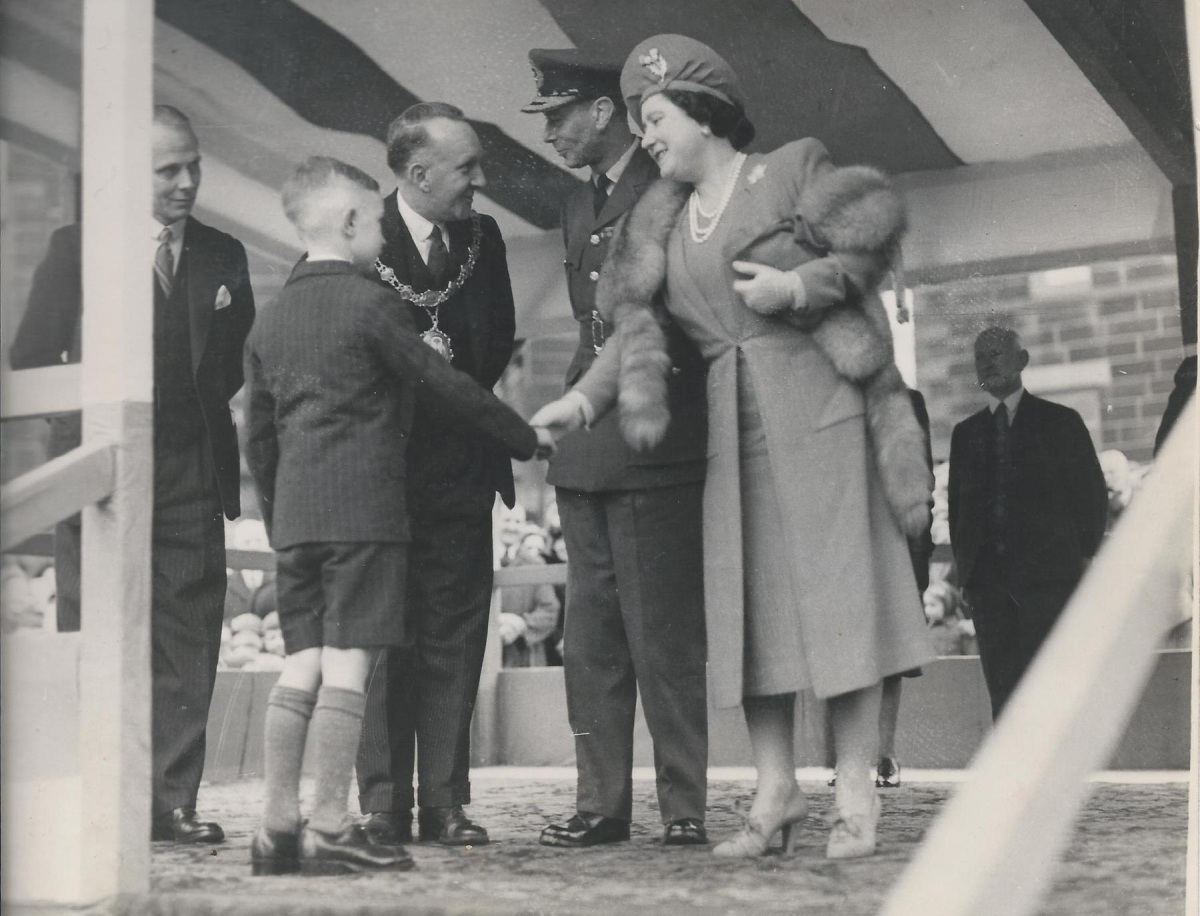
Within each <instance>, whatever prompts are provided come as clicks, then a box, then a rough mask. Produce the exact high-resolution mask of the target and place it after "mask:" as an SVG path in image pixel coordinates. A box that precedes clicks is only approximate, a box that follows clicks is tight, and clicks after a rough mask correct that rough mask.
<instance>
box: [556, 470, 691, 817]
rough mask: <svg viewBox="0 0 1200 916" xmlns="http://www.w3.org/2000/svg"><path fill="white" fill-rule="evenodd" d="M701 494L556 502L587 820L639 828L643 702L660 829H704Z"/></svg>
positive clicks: (572, 709)
mask: <svg viewBox="0 0 1200 916" xmlns="http://www.w3.org/2000/svg"><path fill="white" fill-rule="evenodd" d="M702 491H703V484H701V483H695V484H686V485H682V486H674V487H664V488H661V489H651V490H628V491H620V492H611V493H582V492H578V491H573V490H566V489H562V488H560V489H559V490H558V508H559V513H560V515H561V517H562V523H563V537H564V538H565V540H566V546H567V561H568V568H569V572H568V578H567V610H566V618H565V621H566V622H565V632H564V648H563V665H564V668H565V677H566V688H567V712H568V715H569V718H570V722H571V730H572V732H573V733H574V734H575V756H576V765H577V767H578V770H579V781H578V786H577V792H576V806H577V810H579V811H584V812H589V813H592V814H602V815H605V816H606V817H612V818H618V819H620V820H624V821H628V820H631V818H632V807H633V781H632V768H633V725H634V711H635V708H636V703H637V696H638V692H639V691H640V692H641V698H642V708H643V711H644V713H645V717H646V724H647V726H648V727H649V729H650V736H651V738H652V739H653V741H654V768H655V773H656V776H657V789H658V802H659V809H660V813H661V815H662V820H663V822H664V823H669V822H671V821H673V820H678V819H680V818H697V819H699V820H703V819H704V807H705V794H706V791H707V776H706V772H707V767H708V719H707V716H708V709H707V703H706V691H705V641H704V586H703V579H704V576H703V565H702V560H701V540H700V539H701V506H700V501H701V493H702Z"/></svg>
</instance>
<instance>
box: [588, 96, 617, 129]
mask: <svg viewBox="0 0 1200 916" xmlns="http://www.w3.org/2000/svg"><path fill="white" fill-rule="evenodd" d="M616 110H617V106H615V105H614V104H613V100H612V99H610V98H609V97H608V96H606V95H602V96H600V98H598V99H596V101H594V102H592V119H593V120H594V121H595V122H596V129H597V130H604V128H606V127H608V123H609V121H611V120H612V116H613V112H615V111H616Z"/></svg>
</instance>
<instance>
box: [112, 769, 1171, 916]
mask: <svg viewBox="0 0 1200 916" xmlns="http://www.w3.org/2000/svg"><path fill="white" fill-rule="evenodd" d="M749 788H750V783H749V782H744V781H730V780H716V781H714V782H712V783H711V785H710V788H709V819H708V825H709V830H710V833H711V835H713V836H714V837H716V838H718V839H719V838H721V837H722V836H724V835H726V834H728V833H730V832H731V831H733V830H734V829H735V828H736V825H737V821H738V817H737V814H736V813H735V808H734V805H735V802H736V800H737V799H739V798H742V797H744V796H746V795H747V793H748V791H749ZM804 788H805V790H806V791H808V792H809V793H810V794H811V798H812V810H813V812H814V815H815V816H812V817H810V819H809V821H808V824H807V825H806V827H805V829H804V831H803V834H802V835H801V839H800V848H799V850H798V852H797V854H796V855H795V856H794V857H792V858H784V857H782V856H781V855H778V854H772V855H768V856H766V857H763V858H761V859H758V860H755V861H751V862H718V861H716V860H714V859H713V858H712V856H711V854H710V853H709V851H708V849H707V848H690V849H689V848H676V849H665V848H663V847H662V846H660V845H659V843H658V840H659V832H660V828H659V826H658V812H657V805H656V803H655V801H654V791H653V782H652V781H650V780H638V781H636V782H635V783H634V813H635V818H636V819H637V821H638V822H637V823H635V824H634V827H633V839H632V842H630V843H621V844H616V845H614V846H607V847H600V848H595V849H589V850H576V851H572V850H556V849H546V848H543V847H540V846H538V845H537V836H538V831H539V830H540V829H541V827H542V826H543V825H544V824H545V823H546V822H547V821H549V820H552V819H559V818H561V817H562V816H563V815H564V814H566V813H569V812H570V810H571V809H572V807H573V801H574V783H573V781H571V780H569V779H561V778H513V777H511V776H502V775H499V774H496V775H493V776H491V777H489V776H487V775H483V777H482V778H480V777H476V778H475V780H474V790H475V799H476V800H475V803H474V804H473V805H472V806H471V807H470V809H469V811H470V813H471V815H472V816H473V817H475V818H476V819H477V820H479V821H480V822H481V823H483V824H484V825H485V826H487V827H488V828H489V830H490V832H491V836H492V839H493V842H492V844H491V845H489V846H485V847H478V848H473V849H446V848H442V847H438V846H427V845H414V846H412V847H410V849H411V852H412V855H413V857H414V858H415V859H416V862H417V867H416V869H415V870H414V871H412V872H409V873H407V874H399V875H396V874H393V875H361V876H348V877H333V878H298V877H278V878H252V877H251V876H250V873H249V864H248V862H249V853H248V846H249V841H250V836H251V834H252V832H253V830H254V828H255V827H256V824H257V820H258V814H259V808H260V798H261V790H262V784H261V782H260V781H246V782H240V783H236V784H228V785H216V786H206V787H205V788H204V789H203V790H202V794H201V802H202V814H203V815H204V816H205V817H213V818H215V819H217V820H219V821H220V822H221V823H222V824H223V825H224V826H225V829H226V832H227V834H228V839H227V841H226V842H225V843H224V844H222V845H221V846H218V847H216V848H214V849H188V848H185V847H173V846H170V845H166V844H155V846H154V851H153V862H152V888H153V894H152V897H151V899H150V900H146V899H142V900H138V901H131V902H129V903H127V904H126V905H124V906H119V907H116V908H109V911H116V912H120V913H138V914H143V913H161V914H172V916H174V914H183V913H187V914H191V913H202V914H212V916H226V914H239V916H240V914H254V916H258V914H275V913H279V914H289V916H293V914H294V916H306V914H318V913H327V912H328V913H339V914H340V913H357V914H364V916H365V914H382V913H402V914H429V916H433V914H476V913H479V914H482V913H504V914H518V913H523V914H575V913H579V914H583V913H589V914H591V913H616V912H623V913H647V912H650V913H694V914H698V916H715V914H718V913H821V914H825V913H838V914H869V913H875V912H876V911H877V910H878V909H879V906H880V904H881V902H882V901H883V899H884V898H885V896H886V894H887V891H888V889H889V888H890V887H891V885H892V884H893V883H894V882H895V880H896V878H897V876H898V875H899V874H900V872H901V870H902V869H903V868H904V866H905V865H906V864H907V863H908V861H909V859H910V858H911V857H912V856H913V854H914V852H915V851H916V848H917V846H918V844H919V843H920V842H921V839H922V837H923V835H924V833H925V831H926V830H927V829H928V827H929V825H930V823H931V822H932V821H933V819H934V817H935V816H936V815H937V813H938V811H939V810H940V809H941V807H942V804H943V803H944V802H945V800H946V799H947V797H948V796H949V794H950V792H951V791H952V789H953V787H952V786H949V785H945V784H931V783H926V784H914V785H905V786H903V787H901V788H899V789H894V790H887V791H886V792H885V793H884V814H883V820H882V822H881V828H880V829H881V836H880V852H879V854H878V855H876V856H875V857H874V858H871V859H865V860H856V861H850V862H841V863H834V862H827V861H825V859H824V858H823V852H824V843H825V827H824V826H822V820H821V817H822V816H823V815H825V814H827V813H828V812H829V811H830V808H831V804H832V790H831V789H829V788H827V787H826V786H825V785H824V783H816V782H810V783H805V784H804ZM1186 806H1187V786H1186V785H1185V784H1180V783H1174V784H1170V783H1163V784H1149V785H1112V784H1099V785H1096V786H1094V788H1093V791H1092V793H1091V796H1090V799H1089V801H1088V802H1087V805H1086V807H1085V808H1084V810H1083V813H1082V815H1081V817H1080V820H1079V824H1078V828H1077V831H1076V834H1075V838H1074V841H1073V843H1072V845H1071V848H1070V850H1069V852H1068V854H1067V856H1066V859H1065V861H1064V862H1063V864H1062V865H1061V867H1060V869H1059V872H1058V877H1057V880H1056V883H1055V886H1054V888H1053V890H1052V892H1051V894H1050V896H1049V897H1048V899H1047V900H1046V901H1045V904H1044V907H1043V910H1042V912H1043V913H1046V914H1079V916H1082V914H1089V916H1090V914H1099V913H1106V914H1107V913H1129V914H1138V916H1145V914H1155V913H1164V914H1172V916H1175V914H1178V913H1181V912H1182V911H1183V902H1184V859H1185V855H1186V846H1187V819H1186ZM946 868H947V869H948V870H949V869H953V868H954V863H953V862H947V863H946Z"/></svg>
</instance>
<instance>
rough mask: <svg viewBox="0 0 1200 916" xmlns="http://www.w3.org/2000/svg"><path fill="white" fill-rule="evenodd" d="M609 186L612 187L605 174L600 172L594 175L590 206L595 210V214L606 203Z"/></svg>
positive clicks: (597, 213) (598, 212) (598, 213)
mask: <svg viewBox="0 0 1200 916" xmlns="http://www.w3.org/2000/svg"><path fill="white" fill-rule="evenodd" d="M610 187H612V181H611V180H610V179H609V177H608V176H607V175H605V174H604V173H603V172H601V173H600V174H599V175H597V176H596V184H595V186H594V187H593V188H592V207H593V209H594V210H595V211H596V215H597V216H599V215H600V211H601V210H603V209H604V205H605V204H606V203H608V189H609V188H610Z"/></svg>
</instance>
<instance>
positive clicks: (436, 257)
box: [425, 226, 450, 283]
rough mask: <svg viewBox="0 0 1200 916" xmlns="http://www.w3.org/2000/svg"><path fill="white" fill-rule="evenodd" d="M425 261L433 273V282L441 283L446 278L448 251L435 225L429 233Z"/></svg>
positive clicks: (448, 259)
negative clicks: (427, 253) (427, 254)
mask: <svg viewBox="0 0 1200 916" xmlns="http://www.w3.org/2000/svg"><path fill="white" fill-rule="evenodd" d="M425 263H426V266H428V267H429V272H430V273H431V274H432V275H433V282H434V283H441V282H442V281H444V280H445V279H446V268H447V267H448V266H449V264H450V252H449V251H447V250H446V243H445V242H444V241H442V230H441V229H439V228H438V227H437V226H434V227H433V231H432V232H431V233H429V260H428V261H426V262H425Z"/></svg>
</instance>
